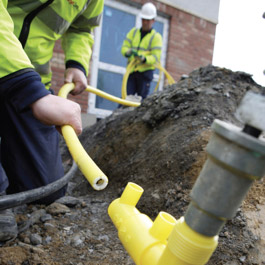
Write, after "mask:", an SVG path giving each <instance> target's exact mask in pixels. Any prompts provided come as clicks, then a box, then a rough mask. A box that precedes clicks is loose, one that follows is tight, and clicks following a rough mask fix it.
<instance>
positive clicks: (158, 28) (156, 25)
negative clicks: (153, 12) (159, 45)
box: [153, 21, 164, 74]
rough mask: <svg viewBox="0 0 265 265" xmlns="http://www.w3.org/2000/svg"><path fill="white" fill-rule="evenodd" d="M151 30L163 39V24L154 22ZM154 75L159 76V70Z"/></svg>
mask: <svg viewBox="0 0 265 265" xmlns="http://www.w3.org/2000/svg"><path fill="white" fill-rule="evenodd" d="M153 28H154V29H155V30H156V31H157V32H159V33H160V34H161V35H162V37H163V28H164V25H163V23H161V22H159V21H155V23H154V24H153ZM154 73H155V74H159V69H155V72H154Z"/></svg>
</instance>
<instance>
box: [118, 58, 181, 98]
mask: <svg viewBox="0 0 265 265" xmlns="http://www.w3.org/2000/svg"><path fill="white" fill-rule="evenodd" d="M136 64H137V59H133V60H132V61H131V62H130V63H129V64H128V65H127V67H126V72H125V74H124V76H123V79H122V87H121V97H122V98H123V99H125V98H126V97H127V81H128V78H129V75H130V73H131V72H132V70H133V68H134V66H135V65H136ZM154 66H155V68H157V69H159V70H160V72H159V80H158V82H157V85H156V87H155V91H156V90H157V89H158V86H159V82H160V80H161V73H162V72H163V73H164V74H165V76H166V78H167V80H168V84H169V85H172V84H174V83H176V82H175V80H174V78H173V77H172V76H171V75H170V74H169V73H168V71H167V70H166V69H165V68H164V67H163V66H162V65H161V64H160V63H158V62H157V63H156V64H155V65H154Z"/></svg>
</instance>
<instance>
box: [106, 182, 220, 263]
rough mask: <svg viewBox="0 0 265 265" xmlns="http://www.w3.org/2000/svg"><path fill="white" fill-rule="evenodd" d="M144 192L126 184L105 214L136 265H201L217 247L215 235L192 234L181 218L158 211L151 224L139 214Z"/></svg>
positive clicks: (133, 184)
mask: <svg viewBox="0 0 265 265" xmlns="http://www.w3.org/2000/svg"><path fill="white" fill-rule="evenodd" d="M142 193H143V189H142V188H141V187H140V186H138V185H137V184H135V183H132V182H129V183H128V184H127V186H126V188H125V189H124V192H123V193H122V195H121V197H120V198H119V199H116V200H114V201H113V202H112V203H111V204H110V206H109V208H108V213H109V216H110V218H111V220H112V221H113V223H114V225H115V226H116V228H117V230H118V235H119V238H120V240H121V242H122V244H123V246H124V248H125V249H126V250H127V252H128V253H129V255H130V256H131V257H132V259H133V260H134V262H135V264H136V265H203V264H206V262H207V261H208V260H209V258H210V257H211V255H212V253H213V251H214V250H215V248H216V247H217V244H218V236H214V237H206V236H203V235H201V234H199V233H197V232H195V231H193V230H192V229H191V228H190V227H189V226H188V225H187V224H186V223H185V221H184V217H181V218H180V219H179V220H178V221H177V220H176V219H175V218H174V217H173V216H171V215H170V214H168V213H165V212H160V213H159V215H158V216H157V218H156V219H155V221H154V222H152V220H151V219H150V218H149V217H148V216H147V215H145V214H142V213H140V212H139V211H138V210H137V208H136V204H137V203H138V201H139V199H140V197H141V195H142Z"/></svg>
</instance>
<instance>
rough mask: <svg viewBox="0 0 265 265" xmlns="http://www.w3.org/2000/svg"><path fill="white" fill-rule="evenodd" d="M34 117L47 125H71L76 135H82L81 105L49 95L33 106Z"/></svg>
mask: <svg viewBox="0 0 265 265" xmlns="http://www.w3.org/2000/svg"><path fill="white" fill-rule="evenodd" d="M31 107H32V111H33V115H34V116H35V117H36V118H37V119H38V120H40V121H41V122H42V123H44V124H46V125H57V126H62V125H71V126H72V127H73V129H74V130H75V132H76V134H77V135H79V134H81V133H82V121H81V108H80V106H79V104H77V103H75V102H73V101H71V100H68V99H64V98H61V97H58V96H54V95H47V96H45V97H42V98H40V99H39V100H37V101H35V102H34V103H33V104H32V105H31Z"/></svg>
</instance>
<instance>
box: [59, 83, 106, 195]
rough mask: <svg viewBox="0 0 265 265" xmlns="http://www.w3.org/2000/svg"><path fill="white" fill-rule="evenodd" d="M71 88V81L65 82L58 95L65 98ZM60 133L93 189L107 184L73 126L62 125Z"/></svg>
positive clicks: (101, 187) (99, 188) (98, 188)
mask: <svg viewBox="0 0 265 265" xmlns="http://www.w3.org/2000/svg"><path fill="white" fill-rule="evenodd" d="M73 89H74V84H73V83H71V84H65V85H64V86H63V87H62V88H61V89H60V91H59V93H58V96H59V97H62V98H67V95H68V93H69V92H70V91H71V90H73ZM62 134H63V137H64V139H65V142H66V144H67V146H68V148H69V151H70V153H71V155H72V157H73V159H74V161H75V162H76V164H77V165H78V167H79V169H80V170H81V172H82V173H83V174H84V176H85V177H86V179H87V180H88V182H89V183H90V185H91V186H92V187H93V188H94V189H95V190H102V189H104V188H105V187H106V186H107V185H108V178H107V176H106V175H105V174H104V173H103V172H102V171H101V170H100V168H99V167H98V166H97V165H96V164H95V162H94V161H93V160H92V159H91V158H90V157H89V155H88V154H87V152H86V151H85V149H84V148H83V146H82V145H81V143H80V141H79V139H78V137H77V135H76V133H75V131H74V129H73V127H72V126H70V125H64V126H62Z"/></svg>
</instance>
